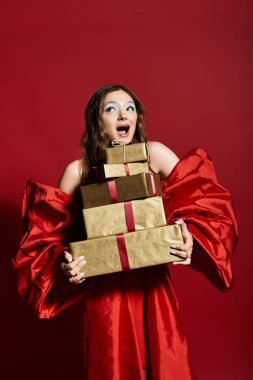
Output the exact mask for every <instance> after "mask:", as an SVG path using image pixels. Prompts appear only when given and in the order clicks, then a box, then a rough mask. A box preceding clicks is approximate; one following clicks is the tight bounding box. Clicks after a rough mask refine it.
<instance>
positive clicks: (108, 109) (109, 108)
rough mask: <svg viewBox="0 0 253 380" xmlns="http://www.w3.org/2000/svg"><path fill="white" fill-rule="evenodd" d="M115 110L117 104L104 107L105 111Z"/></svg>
mask: <svg viewBox="0 0 253 380" xmlns="http://www.w3.org/2000/svg"><path fill="white" fill-rule="evenodd" d="M113 111H116V107H115V106H109V107H106V108H105V109H104V112H113Z"/></svg>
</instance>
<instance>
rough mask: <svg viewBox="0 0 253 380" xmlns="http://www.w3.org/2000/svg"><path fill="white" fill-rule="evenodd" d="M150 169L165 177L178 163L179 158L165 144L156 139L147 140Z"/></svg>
mask: <svg viewBox="0 0 253 380" xmlns="http://www.w3.org/2000/svg"><path fill="white" fill-rule="evenodd" d="M148 150H149V154H150V166H151V168H152V170H153V171H154V172H156V173H159V174H160V175H161V176H162V177H164V178H166V177H168V175H169V174H170V172H171V171H172V170H173V168H174V167H175V165H176V164H177V163H178V161H179V158H178V157H177V155H176V154H175V153H174V152H173V151H172V150H171V149H169V148H168V147H167V146H166V145H164V144H161V143H160V142H157V141H150V142H148Z"/></svg>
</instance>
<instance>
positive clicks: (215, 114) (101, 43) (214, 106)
mask: <svg viewBox="0 0 253 380" xmlns="http://www.w3.org/2000/svg"><path fill="white" fill-rule="evenodd" d="M252 14H253V13H252V2H251V1H246V0H240V1H239V0H238V1H225V0H213V1H205V2H203V1H178V2H172V1H169V0H167V1H166V0H164V1H161V0H158V1H156V2H155V3H153V2H150V3H148V2H146V1H144V0H139V1H137V2H134V1H133V0H129V1H128V2H118V1H115V0H112V1H108V2H103V1H101V0H96V1H94V2H91V1H81V0H76V1H67V0H61V1H59V0H51V1H49V0H44V1H43V2H42V1H38V0H33V1H29V0H23V1H13V0H12V1H2V2H1V23H0V28H1V35H2V39H3V40H2V44H1V46H2V48H1V51H2V58H1V63H0V65H1V82H0V86H1V101H0V104H1V108H2V112H1V115H2V122H1V143H2V147H1V153H2V159H1V177H2V181H1V233H2V236H1V242H2V244H1V246H2V249H1V266H0V279H1V287H0V291H1V304H2V311H1V316H0V320H1V323H0V326H1V330H2V332H1V355H0V357H1V362H2V363H1V378H2V379H19V380H22V379H26V380H30V379H34V378H36V379H37V380H40V379H45V378H46V379H47V380H50V379H53V378H55V377H59V378H62V379H66V380H67V379H73V378H75V379H76V380H79V379H80V380H81V379H82V339H81V334H82V328H81V316H80V314H79V313H78V311H79V310H78V306H75V307H73V309H71V310H68V311H66V312H65V313H63V314H62V315H61V316H59V317H58V318H56V319H52V320H48V321H38V320H36V319H35V317H34V316H33V315H32V314H31V313H30V311H28V310H27V309H26V307H25V305H24V304H23V302H22V301H21V300H20V299H19V297H18V296H17V294H16V285H15V274H14V273H13V270H12V268H11V264H10V259H11V257H12V255H14V253H15V251H16V249H17V244H18V241H19V239H20V212H21V211H20V208H21V200H22V195H23V191H24V186H25V182H26V180H27V179H28V178H33V179H37V180H40V181H42V182H46V183H50V184H53V185H56V184H57V180H58V178H59V176H60V174H61V172H62V170H63V168H64V167H65V165H66V164H67V163H68V162H70V161H72V160H74V159H76V158H78V157H79V156H80V150H79V140H80V136H81V134H82V132H83V128H84V123H83V110H84V108H85V105H86V103H87V100H88V99H89V97H90V95H91V93H92V92H93V91H94V90H95V89H96V88H97V87H99V86H101V85H102V84H105V83H110V82H119V83H122V84H125V85H127V86H129V87H130V88H132V89H133V90H134V91H135V92H136V93H137V94H138V95H139V97H140V98H141V100H142V101H143V103H144V105H145V108H146V123H147V126H148V133H149V138H150V140H158V141H161V142H163V143H164V144H166V145H168V146H169V147H170V148H172V149H173V150H174V151H175V152H176V153H177V154H178V155H179V156H182V155H183V154H184V153H186V152H187V151H189V150H190V149H192V148H194V147H195V146H202V147H204V148H205V149H206V150H207V151H208V152H209V154H210V155H211V157H212V158H213V160H214V164H215V167H216V170H217V175H218V178H219V180H220V182H221V183H222V184H223V185H224V186H225V187H227V188H229V189H230V191H231V192H232V194H233V197H234V201H235V206H236V210H237V215H238V220H239V228H240V242H239V245H238V248H237V252H236V255H235V256H234V259H233V264H234V274H235V282H234V288H233V289H232V290H231V291H229V292H228V293H220V292H219V291H217V290H216V289H214V288H213V286H212V285H211V284H210V283H208V282H207V280H206V279H205V278H204V277H203V276H201V275H200V274H197V273H195V272H192V271H191V269H189V268H185V267H184V268H182V267H176V268H172V275H173V279H174V284H175V288H176V291H177V294H178V298H179V302H180V305H181V313H182V318H183V321H184V325H185V330H186V334H187V337H188V341H189V346H190V350H191V354H192V358H193V361H194V364H195V367H196V371H197V373H198V375H199V378H200V379H202V380H213V379H215V380H238V379H243V380H248V379H251V378H252V371H253V367H252V339H253V336H252V308H253V306H252V291H251V289H252V285H251V278H252V259H251V257H252V243H251V236H252V227H251V225H252V223H251V219H250V216H251V213H250V207H251V206H252V198H251V194H252V192H251V191H250V189H251V185H252V178H251V172H252V160H251V150H252V139H251V138H252V132H251V130H252V119H253V116H252V57H253V54H252V46H253V45H252V43H253V41H252V39H253V38H252V37H253V34H252V31H253V28H252V21H253V17H252ZM251 210H252V209H251ZM182 380H183V379H182Z"/></svg>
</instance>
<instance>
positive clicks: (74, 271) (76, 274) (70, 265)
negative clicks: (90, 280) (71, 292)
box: [61, 251, 86, 285]
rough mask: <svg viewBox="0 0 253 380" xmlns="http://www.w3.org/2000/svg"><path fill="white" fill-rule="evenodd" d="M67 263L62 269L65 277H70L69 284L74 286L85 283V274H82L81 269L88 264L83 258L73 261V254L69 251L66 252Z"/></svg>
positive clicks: (62, 265)
mask: <svg viewBox="0 0 253 380" xmlns="http://www.w3.org/2000/svg"><path fill="white" fill-rule="evenodd" d="M64 256H65V260H66V261H67V263H66V262H63V263H62V264H61V268H62V270H63V273H64V274H65V276H67V277H68V279H69V282H71V284H74V285H78V284H81V283H82V282H84V281H85V278H84V273H83V272H80V270H81V268H82V267H83V266H84V265H85V264H86V261H85V259H84V257H83V256H80V257H78V258H77V259H75V260H73V257H72V256H71V254H70V253H69V252H67V251H65V252H64Z"/></svg>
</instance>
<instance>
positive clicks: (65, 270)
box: [61, 263, 69, 276]
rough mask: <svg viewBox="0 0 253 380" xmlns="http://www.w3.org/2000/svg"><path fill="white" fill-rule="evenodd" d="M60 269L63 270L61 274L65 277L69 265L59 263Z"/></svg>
mask: <svg viewBox="0 0 253 380" xmlns="http://www.w3.org/2000/svg"><path fill="white" fill-rule="evenodd" d="M61 269H62V270H63V273H64V274H65V275H66V276H67V274H68V271H69V265H68V264H66V263H61Z"/></svg>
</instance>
